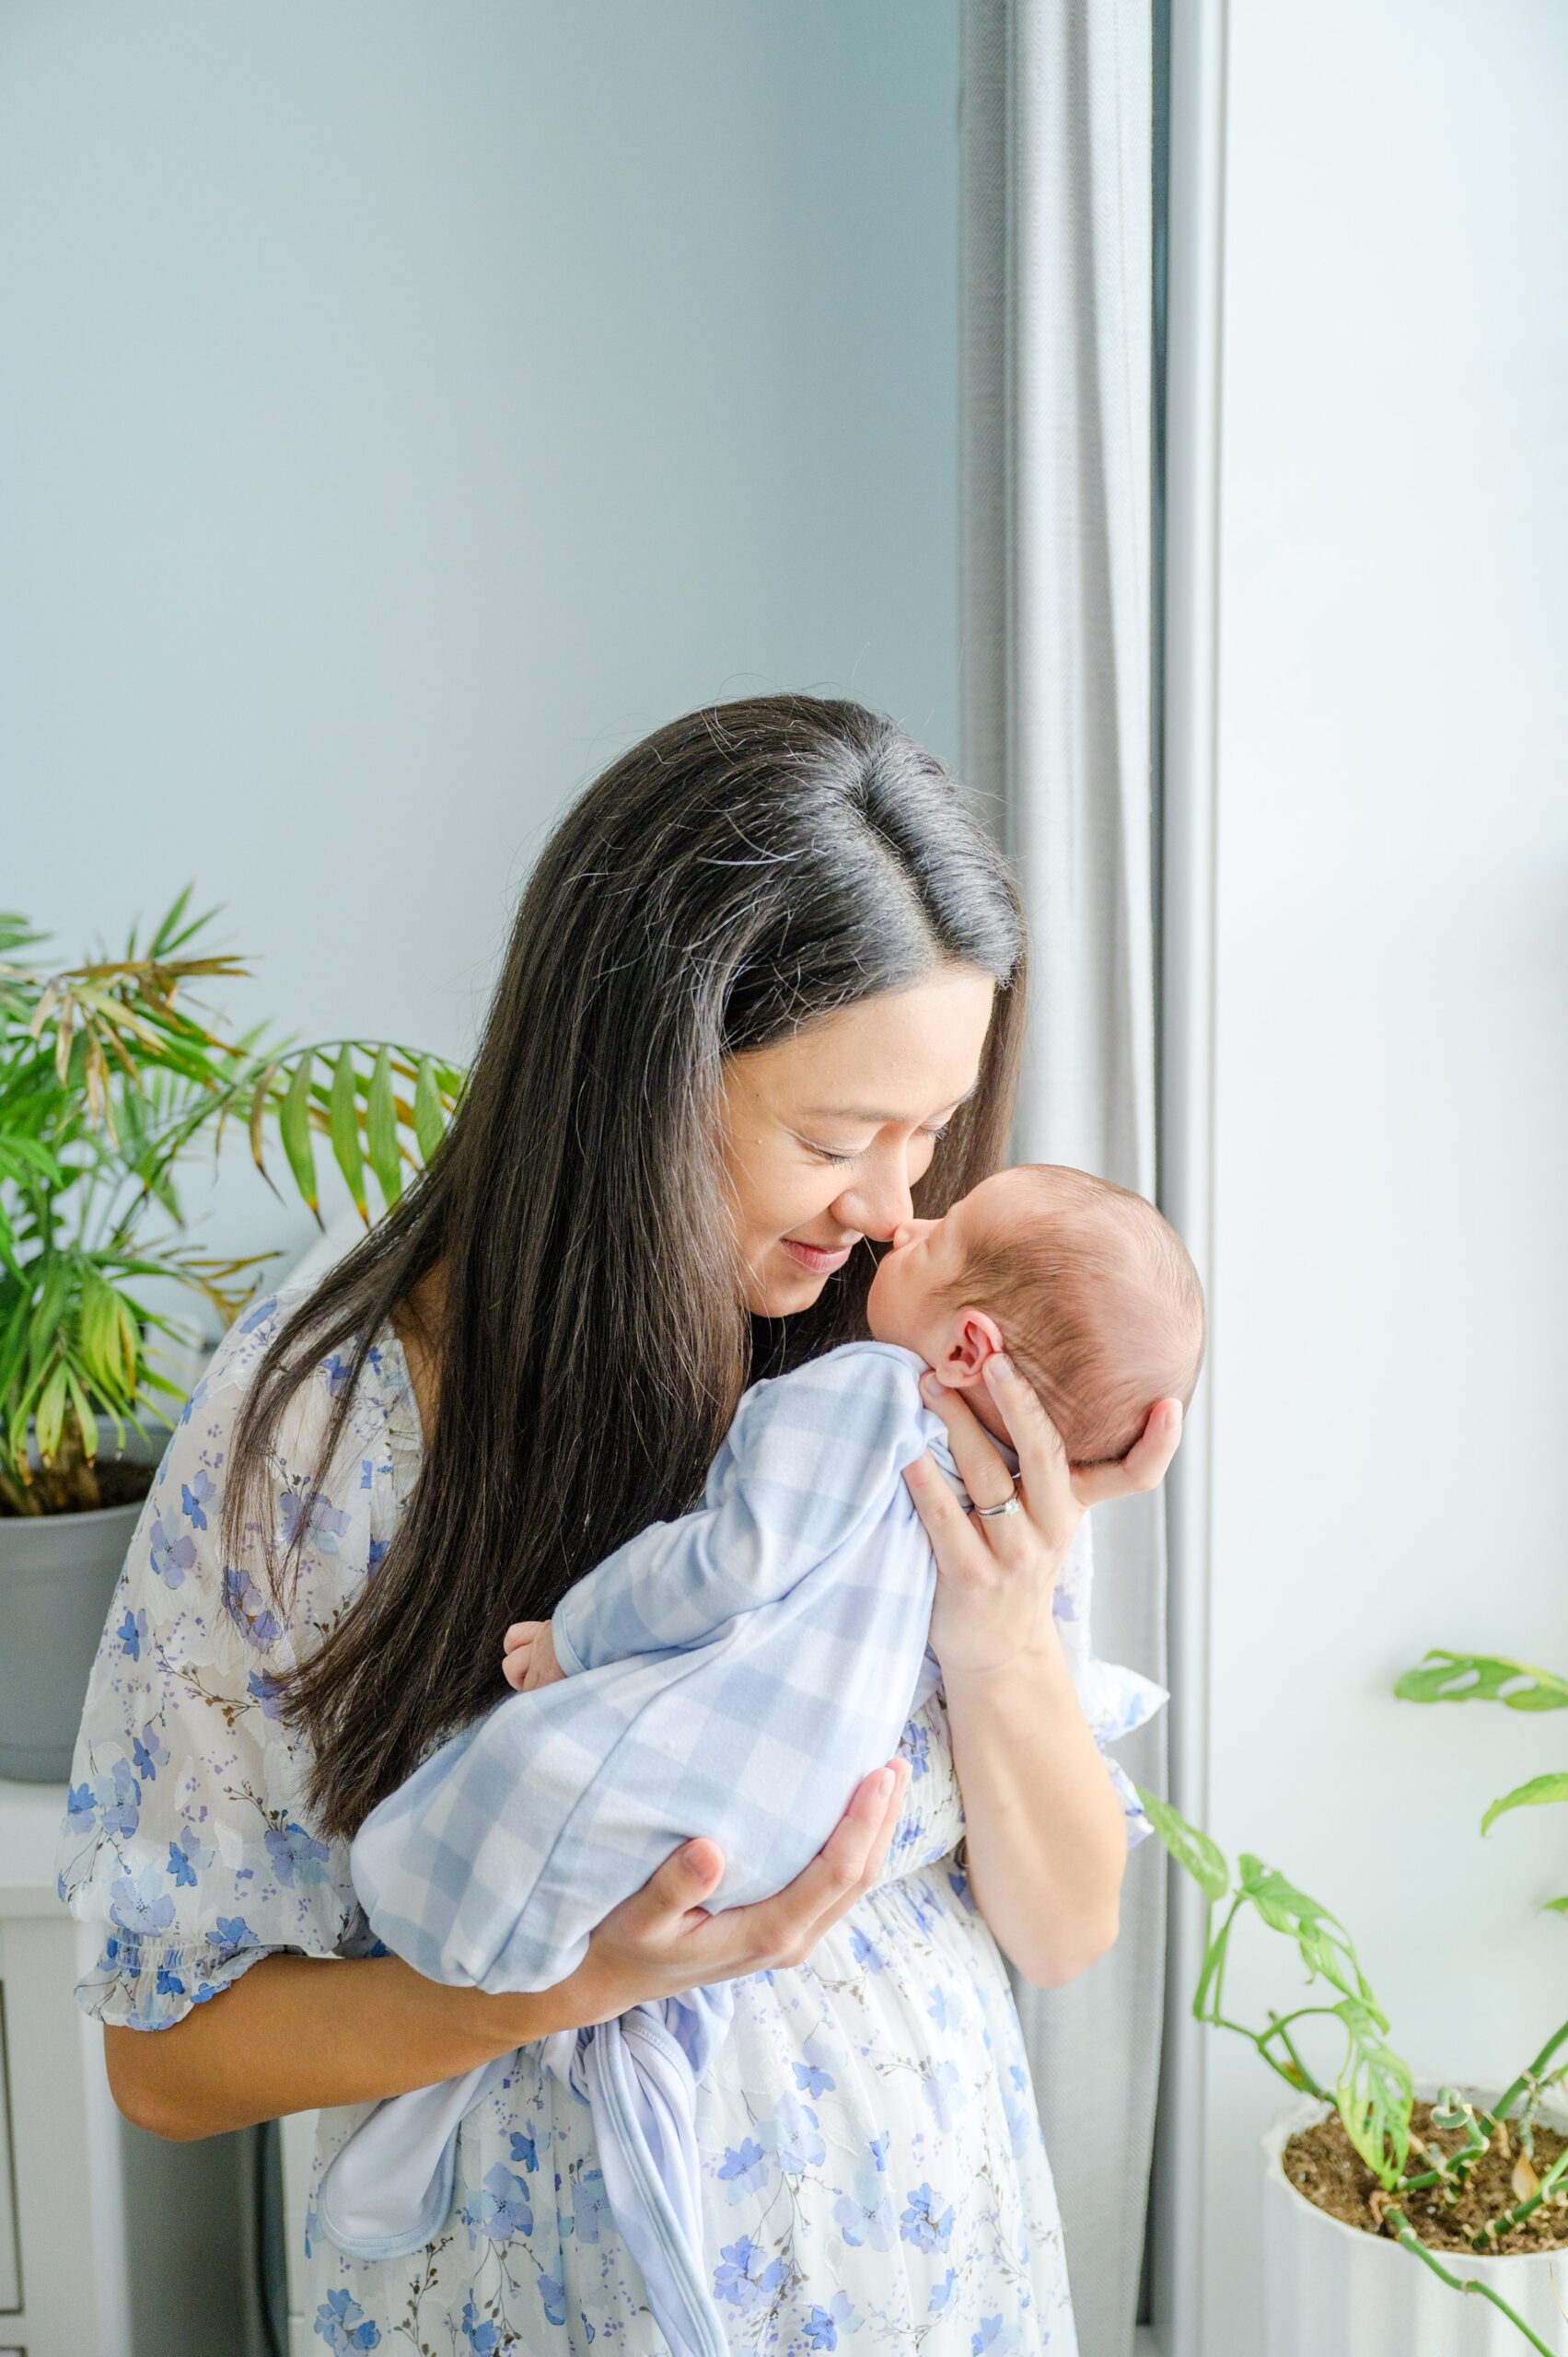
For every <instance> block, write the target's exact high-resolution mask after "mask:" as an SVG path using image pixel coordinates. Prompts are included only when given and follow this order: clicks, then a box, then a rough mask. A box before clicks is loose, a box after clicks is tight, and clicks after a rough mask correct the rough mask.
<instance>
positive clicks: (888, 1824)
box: [552, 1758, 910, 2026]
mask: <svg viewBox="0 0 1568 2357" xmlns="http://www.w3.org/2000/svg"><path fill="white" fill-rule="evenodd" d="M889 1776H890V1778H891V1781H890V1782H889V1783H888V1784H887V1786H886V1788H883V1785H882V1780H883V1779H884V1778H887V1777H889ZM909 1779H910V1765H909V1761H908V1760H907V1759H902V1758H900V1759H893V1760H890V1761H889V1764H888V1767H887V1768H879V1769H874V1770H873V1771H871V1773H870V1774H869V1775H866V1776H865V1777H863V1778H862V1779H861V1782H860V1783H859V1784H858V1785H857V1786H856V1788H855V1793H854V1799H853V1800H852V1801H851V1802H850V1805H849V1806H848V1808H847V1809H846V1810H845V1811H844V1814H843V1816H842V1817H841V1818H840V1819H839V1822H838V1824H837V1825H836V1826H835V1827H834V1829H833V1830H832V1832H831V1833H830V1835H829V1837H828V1839H827V1840H826V1842H825V1843H824V1844H823V1846H822V1848H821V1849H820V1850H819V1852H817V1855H816V1856H815V1857H814V1858H813V1859H812V1861H811V1864H809V1865H808V1866H807V1867H806V1868H805V1869H804V1870H803V1872H801V1873H800V1874H798V1875H796V1878H795V1880H794V1881H793V1882H790V1883H786V1884H785V1885H784V1888H783V1889H782V1890H780V1891H775V1892H774V1893H773V1896H772V1898H759V1899H757V1900H755V1901H754V1902H753V1903H752V1905H750V1906H749V1907H726V1908H722V1909H721V1910H719V1912H718V1913H717V1914H716V1915H710V1914H709V1913H708V1912H707V1910H706V1909H705V1908H704V1907H703V1894H704V1893H705V1892H707V1891H711V1890H712V1889H713V1888H714V1886H715V1885H716V1884H717V1883H718V1881H719V1880H720V1878H721V1876H722V1875H723V1874H724V1867H725V1859H724V1852H723V1851H722V1850H721V1849H720V1848H719V1846H718V1843H717V1842H716V1841H711V1840H708V1839H707V1837H706V1836H705V1835H703V1836H699V1837H698V1838H697V1839H696V1840H691V1841H688V1842H687V1843H686V1844H685V1845H684V1847H683V1848H681V1849H679V1850H677V1851H675V1852H673V1853H672V1854H671V1855H670V1856H669V1857H668V1858H667V1859H666V1860H665V1862H664V1864H663V1865H662V1866H660V1868H659V1869H658V1872H657V1873H656V1875H651V1876H650V1878H649V1879H648V1881H647V1882H645V1884H644V1885H643V1887H642V1889H641V1890H636V1891H633V1894H632V1896H631V1898H623V1899H622V1900H621V1904H620V1906H619V1907H616V1908H612V1909H611V1910H610V1913H609V1914H608V1915H607V1916H606V1917H605V1919H604V1921H603V1922H602V1923H600V1924H599V1926H598V1929H597V1931H595V1932H593V1933H591V1934H590V1935H589V1939H588V1953H587V1956H586V1957H585V1958H584V1960H583V1962H582V1963H581V1964H580V1965H579V1966H578V1968H577V1970H576V1972H575V1973H574V1974H573V1975H572V1976H571V1978H570V1980H567V1981H564V1982H563V1984H562V1988H561V1991H560V1992H559V1993H561V1994H563V1996H564V1997H565V1998H566V1999H567V2001H568V2002H569V2003H570V2004H571V2006H572V2018H573V2019H574V2020H575V2021H581V2022H582V2023H583V2024H585V2026H586V2025H587V2023H589V2022H600V2021H610V2020H613V2019H614V2017H615V2015H616V2014H623V2013H625V2012H626V2010H627V2009H628V2007H629V2006H632V2005H640V2004H645V2003H648V2002H649V2001H650V2000H654V1999H657V1998H660V1997H673V1996H677V1995H679V1992H680V1991H682V1990H683V1989H697V1988H701V1987H702V1986H703V1984H704V1983H705V1982H707V1981H710V1980H738V1979H740V1978H742V1977H743V1976H744V1975H746V1974H748V1973H752V1972H762V1971H765V1970H766V1969H767V1968H769V1967H770V1966H784V1967H788V1966H790V1965H796V1964H799V1963H801V1962H803V1961H804V1959H805V1958H806V1957H807V1956H809V1955H810V1953H811V1951H812V1949H813V1948H814V1947H815V1946H816V1945H817V1943H818V1941H819V1939H820V1938H821V1936H822V1934H823V1933H824V1932H825V1931H827V1929H828V1928H829V1926H830V1924H832V1923H836V1922H838V1920H839V1918H840V1916H841V1915H842V1914H844V1913H846V1912H847V1910H849V1909H850V1908H852V1907H853V1906H854V1904H855V1903H856V1901H857V1900H858V1899H860V1898H863V1897H864V1896H865V1892H866V1891H867V1890H868V1889H869V1888H870V1887H871V1885H872V1884H873V1883H874V1882H875V1881H876V1879H877V1875H879V1874H880V1873H881V1871H882V1861H883V1859H884V1858H885V1857H886V1856H887V1853H888V1844H889V1841H890V1840H892V1836H893V1828H894V1827H895V1826H896V1825H897V1823H898V1821H899V1814H900V1810H901V1808H902V1806H903V1798H904V1794H905V1792H906V1790H907V1789H908V1785H909ZM553 1993H557V1992H552V1994H553Z"/></svg>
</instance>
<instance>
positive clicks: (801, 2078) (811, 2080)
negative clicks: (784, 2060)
mask: <svg viewBox="0 0 1568 2357" xmlns="http://www.w3.org/2000/svg"><path fill="white" fill-rule="evenodd" d="M795 2084H796V2086H797V2087H798V2088H799V2090H800V2092H801V2094H802V2095H803V2096H823V2095H826V2094H827V2093H828V2091H829V2090H830V2088H832V2087H836V2086H837V2085H838V2084H839V2083H838V2081H837V2079H835V2078H834V2076H833V2074H832V2073H831V2072H830V2071H824V2070H823V2068H822V2065H821V2063H820V2061H819V2060H818V2055H817V2052H815V2051H813V2044H812V2042H811V2041H809V2040H808V2041H807V2048H806V2060H805V2061H804V2062H797V2063H796V2065H795Z"/></svg>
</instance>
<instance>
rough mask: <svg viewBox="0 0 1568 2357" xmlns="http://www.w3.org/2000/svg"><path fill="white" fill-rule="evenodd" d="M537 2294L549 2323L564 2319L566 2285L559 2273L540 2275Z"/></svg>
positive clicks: (560, 2321)
mask: <svg viewBox="0 0 1568 2357" xmlns="http://www.w3.org/2000/svg"><path fill="white" fill-rule="evenodd" d="M539 2296H540V2300H541V2301H542V2302H543V2304H544V2314H545V2319H546V2321H547V2322H548V2323H550V2324H564V2323H565V2321H566V2286H565V2284H564V2283H563V2282H562V2281H561V2278H560V2277H559V2275H541V2276H540V2279H539Z"/></svg>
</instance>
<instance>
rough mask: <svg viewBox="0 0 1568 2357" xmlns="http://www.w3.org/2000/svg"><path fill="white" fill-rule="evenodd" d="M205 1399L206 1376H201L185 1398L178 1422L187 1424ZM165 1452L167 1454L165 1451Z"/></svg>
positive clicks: (204, 1403) (203, 1403) (202, 1405)
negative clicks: (187, 1397) (189, 1394)
mask: <svg viewBox="0 0 1568 2357" xmlns="http://www.w3.org/2000/svg"><path fill="white" fill-rule="evenodd" d="M206 1399H207V1378H206V1376H203V1377H202V1380H201V1381H200V1383H198V1384H197V1386H196V1388H195V1389H194V1391H192V1394H191V1396H190V1398H189V1399H187V1400H186V1402H185V1405H184V1407H183V1408H181V1410H180V1422H181V1423H182V1424H188V1423H189V1422H190V1421H191V1419H192V1416H193V1415H194V1413H195V1411H196V1410H197V1409H198V1408H202V1407H204V1406H205V1405H206ZM165 1453H166V1454H167V1451H166V1452H165Z"/></svg>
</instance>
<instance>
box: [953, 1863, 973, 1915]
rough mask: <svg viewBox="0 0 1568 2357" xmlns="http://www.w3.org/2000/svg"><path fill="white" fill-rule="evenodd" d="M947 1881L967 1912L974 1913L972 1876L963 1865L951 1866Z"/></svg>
mask: <svg viewBox="0 0 1568 2357" xmlns="http://www.w3.org/2000/svg"><path fill="white" fill-rule="evenodd" d="M947 1881H948V1884H949V1886H950V1887H951V1889H952V1893H953V1896H954V1898H956V1899H957V1900H958V1904H959V1905H960V1906H961V1907H962V1909H963V1910H964V1912H965V1914H966V1915H972V1914H973V1913H974V1911H975V1906H974V1898H973V1894H972V1893H971V1892H970V1878H969V1876H968V1875H967V1874H965V1872H964V1870H963V1868H962V1866H949V1867H948V1869H947Z"/></svg>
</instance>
